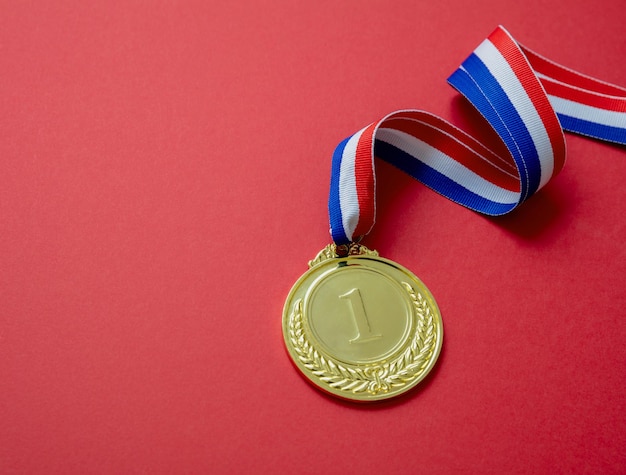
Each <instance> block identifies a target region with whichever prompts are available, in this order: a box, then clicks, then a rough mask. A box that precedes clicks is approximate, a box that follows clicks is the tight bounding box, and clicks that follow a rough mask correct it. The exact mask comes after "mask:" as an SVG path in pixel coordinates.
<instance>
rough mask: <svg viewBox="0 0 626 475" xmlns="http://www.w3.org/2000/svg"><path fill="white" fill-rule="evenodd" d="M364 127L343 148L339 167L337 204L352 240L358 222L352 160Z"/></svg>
mask: <svg viewBox="0 0 626 475" xmlns="http://www.w3.org/2000/svg"><path fill="white" fill-rule="evenodd" d="M364 130H365V128H363V129H361V130H360V131H358V132H357V133H356V134H354V135H353V136H352V137H350V140H348V143H346V146H345V147H344V149H343V154H342V157H341V169H340V171H339V206H340V208H341V218H342V224H343V229H344V232H345V233H346V237H347V238H348V239H350V240H352V235H353V234H354V230H355V229H356V226H357V224H358V222H359V197H358V194H357V190H356V177H355V175H354V161H355V158H356V147H357V145H358V143H359V139H360V138H361V135H363V131H364Z"/></svg>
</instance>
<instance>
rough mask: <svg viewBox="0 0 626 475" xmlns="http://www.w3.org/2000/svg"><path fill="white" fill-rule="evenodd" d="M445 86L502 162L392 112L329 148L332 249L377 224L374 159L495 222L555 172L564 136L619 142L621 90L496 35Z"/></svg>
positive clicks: (622, 139)
mask: <svg viewBox="0 0 626 475" xmlns="http://www.w3.org/2000/svg"><path fill="white" fill-rule="evenodd" d="M448 82H449V83H450V84H451V85H452V86H453V87H454V88H456V89H457V90H458V91H459V92H460V93H461V94H463V95H464V96H465V97H466V98H467V99H468V100H469V102H470V103H471V104H472V105H473V106H474V107H475V108H476V109H477V110H478V111H479V112H480V113H481V114H482V115H483V117H484V118H485V119H486V121H487V122H488V123H489V125H490V126H491V127H492V128H493V129H494V130H495V131H496V133H497V134H498V136H499V137H500V139H501V140H502V141H503V142H504V144H505V145H506V147H507V149H508V152H509V156H499V155H497V154H496V153H494V152H492V151H491V150H490V149H489V147H488V146H486V145H485V144H482V143H480V142H479V141H477V140H476V139H474V138H473V137H471V136H470V135H468V134H467V133H465V132H463V131H462V130H460V129H458V128H457V127H455V126H453V125H452V124H450V123H448V122H446V121H445V120H443V119H441V118H439V117H437V116H435V115H433V114H430V113H428V112H425V111H419V110H402V111H396V112H393V113H391V114H389V115H387V116H386V117H384V118H383V119H381V120H380V121H378V122H375V123H373V124H371V125H369V126H367V127H365V128H363V129H362V130H360V131H359V132H357V133H356V134H354V135H352V136H350V137H348V138H347V139H345V140H344V141H342V142H341V143H340V144H339V145H338V146H337V148H336V149H335V152H334V154H333V160H332V173H331V185H330V196H329V206H328V207H329V217H330V228H331V235H332V238H333V240H334V241H335V243H337V244H346V243H348V242H351V241H353V240H355V239H356V238H357V237H359V236H363V235H365V234H367V233H368V232H369V231H370V230H371V228H372V227H373V225H374V222H375V188H376V180H375V163H374V157H376V158H379V159H382V160H385V161H386V162H388V163H390V164H392V165H394V166H396V167H397V168H399V169H400V170H402V171H404V172H405V173H407V174H409V175H410V176H412V177H413V178H415V179H416V180H418V181H420V182H422V183H423V184H425V185H426V186H428V187H429V188H432V189H433V190H434V191H436V192H438V193H440V194H441V195H443V196H445V197H446V198H448V199H450V200H452V201H454V202H456V203H458V204H461V205H463V206H465V207H467V208H470V209H472V210H474V211H477V212H480V213H483V214H487V215H492V216H496V215H501V214H505V213H508V212H510V211H511V210H513V209H514V208H516V207H517V206H518V205H519V204H521V203H522V202H523V201H525V200H526V199H528V198H529V197H530V196H532V195H533V194H534V193H535V192H536V191H537V190H539V189H541V188H542V187H543V186H545V185H546V183H548V182H549V181H550V179H551V178H553V177H554V176H556V174H557V173H558V172H559V171H560V170H561V168H562V167H563V164H564V163H565V155H566V153H565V138H564V135H563V129H565V130H567V131H571V132H575V133H579V134H583V135H587V136H590V137H594V138H597V139H600V140H606V141H612V142H616V143H620V144H626V89H623V88H620V87H618V86H614V85H611V84H608V83H604V82H602V81H598V80H596V79H593V78H590V77H588V76H585V75H582V74H579V73H577V72H575V71H572V70H570V69H567V68H564V67H562V66H559V65H557V64H556V63H553V62H551V61H549V60H547V59H546V58H543V57H542V56H539V55H538V54H536V53H534V52H532V51H531V50H529V49H527V48H525V47H523V46H521V45H520V44H518V43H517V42H516V41H515V40H514V39H513V38H512V37H511V35H510V34H509V33H508V32H507V31H506V30H505V29H504V28H502V27H498V28H496V30H495V31H494V32H493V33H492V34H491V35H490V36H489V37H488V38H487V39H486V40H485V41H483V42H482V43H481V44H480V45H479V46H478V48H476V49H475V50H474V52H473V53H472V54H471V55H470V56H469V57H468V58H467V59H466V60H465V61H464V62H463V64H462V65H461V66H460V67H459V69H457V70H456V71H455V72H454V73H453V74H452V75H451V76H450V78H448Z"/></svg>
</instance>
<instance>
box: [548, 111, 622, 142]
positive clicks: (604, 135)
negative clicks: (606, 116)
mask: <svg viewBox="0 0 626 475" xmlns="http://www.w3.org/2000/svg"><path fill="white" fill-rule="evenodd" d="M557 116H558V117H559V121H560V122H561V127H563V128H564V129H565V130H567V131H568V132H574V133H577V134H581V135H586V136H588V137H594V138H596V139H602V140H606V141H608V142H614V143H619V144H622V145H626V130H625V129H622V128H620V127H612V126H610V125H603V124H597V123H595V122H589V121H587V120H583V119H578V118H576V117H570V116H568V115H564V114H557Z"/></svg>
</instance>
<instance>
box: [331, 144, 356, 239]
mask: <svg viewBox="0 0 626 475" xmlns="http://www.w3.org/2000/svg"><path fill="white" fill-rule="evenodd" d="M350 138H351V137H348V138H347V139H345V140H343V141H342V142H341V143H340V144H339V145H337V147H336V148H335V151H334V152H333V160H332V164H331V173H330V196H329V197H328V215H329V220H330V234H331V235H332V237H333V241H335V243H336V244H339V245H341V244H348V243H349V242H350V240H349V239H348V238H347V236H346V232H345V230H344V229H343V216H342V215H341V201H340V199H339V177H340V175H341V160H342V158H343V151H344V149H345V148H346V144H347V143H348V141H349V140H350Z"/></svg>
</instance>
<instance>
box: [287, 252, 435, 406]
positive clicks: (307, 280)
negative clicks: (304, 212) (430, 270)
mask: <svg viewBox="0 0 626 475" xmlns="http://www.w3.org/2000/svg"><path fill="white" fill-rule="evenodd" d="M346 252H347V255H345V256H344V257H339V256H338V255H337V246H336V245H329V246H327V247H326V248H325V249H324V250H322V251H321V252H320V253H319V254H318V256H317V257H316V258H315V259H313V260H312V261H311V262H310V263H309V266H310V269H309V270H308V271H307V272H306V273H305V274H304V275H303V276H302V277H301V278H300V279H299V280H298V281H297V282H296V284H295V285H294V286H293V288H292V289H291V292H290V293H289V296H288V297H287V302H286V303H285V309H284V311H283V334H284V336H285V344H286V345H287V349H288V351H289V354H290V355H291V357H292V359H293V360H294V362H295V363H296V365H297V366H298V368H299V369H300V371H302V373H303V374H304V375H305V376H306V377H307V378H308V379H309V380H310V381H311V382H312V383H313V384H316V385H317V386H319V387H320V388H321V389H323V390H325V391H327V392H329V393H332V394H334V395H336V396H339V397H344V398H350V399H354V400H358V401H375V400H379V399H385V398H389V397H392V396H396V395H398V394H401V393H403V392H405V391H407V390H408V389H410V388H412V387H413V386H415V385H416V384H417V383H419V382H420V381H421V380H422V379H424V377H425V376H426V375H427V374H428V372H429V371H430V370H431V369H432V367H433V366H434V364H435V361H436V360H437V356H439V351H440V350H441V343H442V338H443V325H442V321H441V315H440V314H439V309H438V308H437V304H436V303H435V301H434V299H433V297H432V295H431V294H430V292H429V291H428V289H427V288H426V286H425V285H424V284H423V283H422V282H421V281H420V280H419V279H418V278H417V277H415V276H414V275H413V274H412V273H411V272H410V271H408V270H407V269H405V268H404V267H402V266H400V265H398V264H396V263H395V262H393V261H390V260H387V259H383V258H381V257H379V256H378V253H377V252H376V251H370V250H369V249H367V248H365V247H363V246H360V245H358V244H353V245H351V246H349V248H348V249H346Z"/></svg>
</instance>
